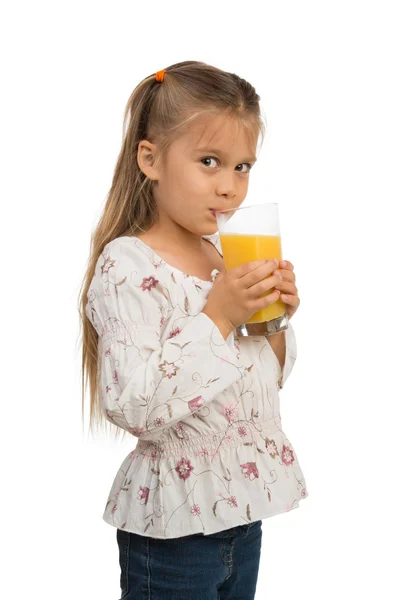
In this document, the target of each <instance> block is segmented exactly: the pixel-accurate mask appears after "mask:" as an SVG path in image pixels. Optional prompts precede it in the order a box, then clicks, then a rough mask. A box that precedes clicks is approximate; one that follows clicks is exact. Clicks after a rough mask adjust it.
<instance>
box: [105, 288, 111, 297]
mask: <svg viewBox="0 0 400 600" xmlns="http://www.w3.org/2000/svg"><path fill="white" fill-rule="evenodd" d="M104 295H105V296H110V290H109V289H108V288H105V290H104Z"/></svg>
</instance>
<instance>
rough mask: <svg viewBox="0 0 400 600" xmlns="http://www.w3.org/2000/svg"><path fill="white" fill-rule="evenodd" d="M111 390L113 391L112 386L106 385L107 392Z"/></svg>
mask: <svg viewBox="0 0 400 600" xmlns="http://www.w3.org/2000/svg"><path fill="white" fill-rule="evenodd" d="M110 391H111V388H110V386H109V385H106V394H107V392H110Z"/></svg>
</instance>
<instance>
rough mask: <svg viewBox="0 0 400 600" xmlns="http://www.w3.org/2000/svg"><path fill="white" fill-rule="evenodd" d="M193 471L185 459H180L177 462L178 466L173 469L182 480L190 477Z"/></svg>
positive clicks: (190, 464) (188, 461) (192, 467)
mask: <svg viewBox="0 0 400 600" xmlns="http://www.w3.org/2000/svg"><path fill="white" fill-rule="evenodd" d="M193 469H194V466H193V465H192V463H191V462H190V460H189V459H186V458H181V460H180V461H179V462H178V465H177V466H176V467H175V471H176V472H177V473H178V475H179V477H180V478H181V479H184V480H185V479H187V478H188V477H190V474H191V472H192V471H193Z"/></svg>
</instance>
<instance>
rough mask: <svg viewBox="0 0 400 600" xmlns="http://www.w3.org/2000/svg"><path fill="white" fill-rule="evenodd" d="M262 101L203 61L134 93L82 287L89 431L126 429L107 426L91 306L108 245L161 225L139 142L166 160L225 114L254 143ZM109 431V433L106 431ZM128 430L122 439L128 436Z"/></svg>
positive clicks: (260, 129)
mask: <svg viewBox="0 0 400 600" xmlns="http://www.w3.org/2000/svg"><path fill="white" fill-rule="evenodd" d="M259 101H260V97H259V96H258V94H257V93H256V91H255V89H254V87H253V86H252V85H251V84H250V83H248V82H247V81H245V80H244V79H242V78H240V77H239V76H238V75H236V74H234V73H228V72H226V71H223V70H220V69H218V68H216V67H213V66H210V65H207V64H205V63H203V62H197V61H185V62H180V63H177V64H174V65H171V66H170V67H167V69H166V73H165V78H164V81H163V82H162V83H160V82H157V81H156V78H155V73H153V74H152V75H150V76H149V77H146V78H145V79H143V80H142V81H141V82H140V83H139V85H138V86H137V87H136V88H135V89H134V90H133V92H132V94H131V96H130V98H129V100H128V103H127V105H126V108H125V112H124V120H123V128H122V129H123V133H122V137H123V139H122V147H121V151H120V153H119V156H118V160H117V164H116V166H115V170H114V175H113V179H112V184H111V188H110V190H109V192H108V195H107V199H106V202H105V206H104V209H103V212H102V214H101V216H100V219H99V222H98V224H97V226H96V228H95V229H94V231H93V232H92V235H91V243H90V256H89V259H88V263H87V269H86V273H85V276H84V279H83V282H82V285H81V289H80V293H79V299H78V311H79V315H80V322H81V341H82V363H81V364H82V421H83V420H84V395H85V381H86V384H87V381H88V380H89V384H90V425H89V429H90V430H91V431H92V428H93V424H94V423H96V424H97V426H99V425H104V429H105V430H106V427H105V426H106V424H108V426H109V427H111V429H112V430H114V433H115V435H117V434H119V433H121V429H120V428H118V427H115V425H112V424H111V423H109V422H107V420H106V418H105V416H104V414H103V411H102V408H101V394H100V389H99V385H98V369H99V356H98V350H97V345H98V337H99V336H98V334H97V332H96V330H95V329H94V327H93V325H92V323H91V322H90V321H89V319H88V317H87V315H86V313H85V307H86V303H87V301H88V299H87V294H88V289H89V286H90V283H91V281H92V278H93V276H94V273H95V266H96V263H97V260H98V258H99V256H100V254H101V252H102V251H103V249H104V246H105V245H106V244H108V243H109V242H110V241H111V240H113V239H114V238H116V237H119V236H125V235H135V234H136V233H137V232H139V231H146V230H148V229H150V228H151V227H152V225H153V224H154V223H155V222H156V221H157V218H158V211H157V205H156V203H155V201H154V198H153V194H152V186H153V182H152V181H151V180H150V179H148V178H147V177H146V176H145V175H144V173H142V171H141V170H140V169H139V166H138V163H137V150H138V144H139V142H140V140H142V139H148V140H151V141H153V142H156V143H157V146H158V148H159V149H160V157H162V156H164V155H165V153H166V152H167V151H168V148H169V147H170V145H171V143H172V142H173V140H175V139H176V138H177V137H178V136H179V135H180V134H182V131H183V128H184V127H185V126H189V125H190V123H191V122H193V120H194V119H196V117H198V116H200V115H201V114H204V113H205V112H216V113H219V112H221V111H223V112H227V113H229V114H230V115H233V116H235V117H236V118H238V119H240V120H241V122H242V123H243V124H245V125H247V126H248V127H249V130H251V131H253V134H254V135H255V136H256V139H258V137H259V136H260V134H261V137H262V139H263V138H264V135H265V124H264V121H263V118H262V116H261V112H260V105H259ZM106 433H107V432H106ZM125 433H126V432H125V431H123V438H124V435H125Z"/></svg>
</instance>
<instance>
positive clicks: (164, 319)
mask: <svg viewBox="0 0 400 600" xmlns="http://www.w3.org/2000/svg"><path fill="white" fill-rule="evenodd" d="M166 320H167V319H166V318H165V317H161V319H160V325H164V323H165V321H166Z"/></svg>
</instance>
